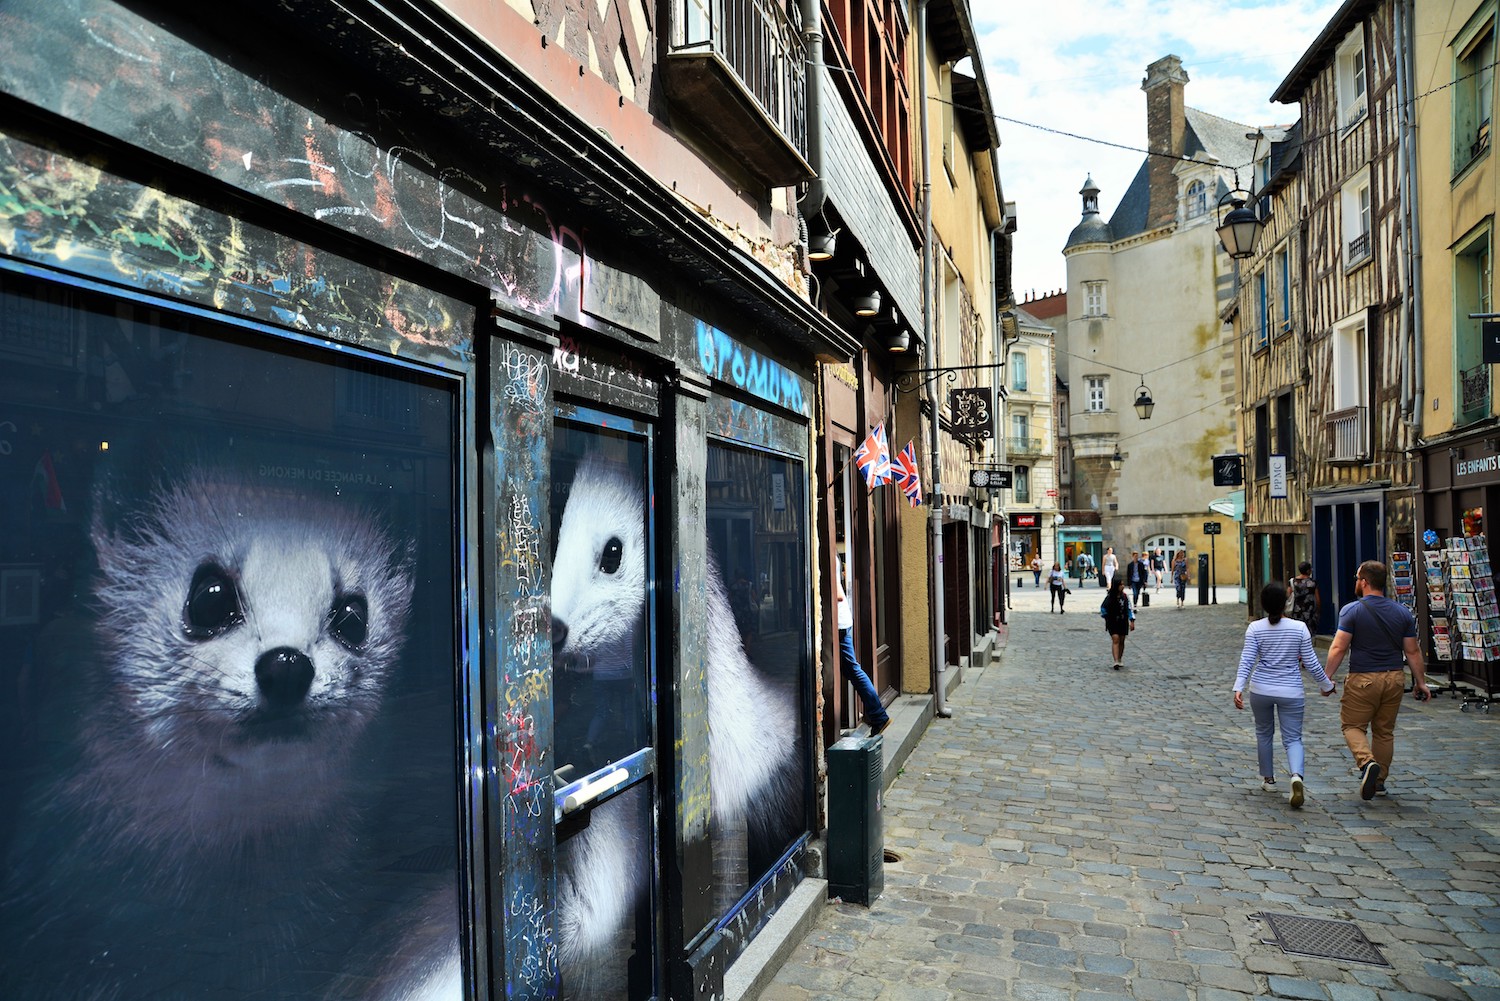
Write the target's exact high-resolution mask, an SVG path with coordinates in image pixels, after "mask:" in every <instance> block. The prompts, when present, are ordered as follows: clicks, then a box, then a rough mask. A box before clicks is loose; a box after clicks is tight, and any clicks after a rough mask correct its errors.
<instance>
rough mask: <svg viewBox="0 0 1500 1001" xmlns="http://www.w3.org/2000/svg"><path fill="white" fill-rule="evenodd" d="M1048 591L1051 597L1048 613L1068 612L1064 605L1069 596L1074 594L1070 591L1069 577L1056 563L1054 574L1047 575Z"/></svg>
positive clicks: (1053, 568) (1053, 565) (1053, 566)
mask: <svg viewBox="0 0 1500 1001" xmlns="http://www.w3.org/2000/svg"><path fill="white" fill-rule="evenodd" d="M1047 591H1048V594H1049V595H1050V596H1051V601H1050V602H1049V607H1048V609H1047V611H1049V612H1057V613H1058V614H1059V615H1061V614H1063V613H1064V612H1065V611H1066V609H1064V608H1063V605H1064V603H1065V602H1066V601H1067V600H1068V597H1067V596H1068V595H1070V594H1072V593H1073V592H1072V591H1070V590H1068V575H1067V574H1065V573H1063V570H1062V567H1061V566H1059V565H1058V564H1056V563H1054V564H1052V572H1051V573H1049V574H1048V575H1047Z"/></svg>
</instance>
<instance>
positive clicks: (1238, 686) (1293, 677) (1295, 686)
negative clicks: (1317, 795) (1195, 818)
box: [1234, 581, 1334, 809]
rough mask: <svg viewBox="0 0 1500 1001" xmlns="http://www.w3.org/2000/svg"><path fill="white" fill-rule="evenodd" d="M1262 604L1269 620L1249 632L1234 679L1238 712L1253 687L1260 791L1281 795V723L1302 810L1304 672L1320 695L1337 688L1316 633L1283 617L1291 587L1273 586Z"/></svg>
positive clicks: (1252, 626)
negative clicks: (1276, 757) (1276, 751)
mask: <svg viewBox="0 0 1500 1001" xmlns="http://www.w3.org/2000/svg"><path fill="white" fill-rule="evenodd" d="M1260 605H1261V607H1262V608H1264V609H1265V610H1266V617H1265V618H1264V619H1257V620H1256V621H1254V622H1252V623H1250V627H1249V628H1248V629H1246V630H1245V649H1244V652H1243V653H1241V654H1240V670H1239V673H1238V674H1236V675H1235V678H1234V707H1235V708H1236V709H1243V708H1245V695H1244V692H1245V685H1246V684H1247V683H1248V684H1249V686H1250V711H1251V712H1252V713H1254V714H1255V749H1256V754H1257V756H1258V758H1259V760H1260V776H1261V779H1260V780H1261V786H1262V787H1263V788H1265V789H1267V790H1269V791H1271V792H1275V791H1276V767H1275V765H1274V764H1273V763H1272V760H1271V759H1272V756H1273V750H1272V747H1271V741H1272V739H1273V738H1274V737H1275V736H1276V720H1277V718H1278V717H1280V719H1281V744H1282V746H1283V747H1285V748H1286V763H1287V768H1288V769H1289V770H1290V771H1291V773H1292V794H1291V797H1290V801H1291V804H1292V808H1293V809H1297V808H1300V807H1301V806H1302V798H1303V795H1304V789H1303V784H1302V766H1303V752H1302V714H1303V709H1304V708H1305V700H1304V698H1303V689H1302V671H1303V670H1304V669H1306V671H1307V673H1308V674H1311V675H1312V676H1313V677H1314V678H1315V679H1316V680H1317V682H1318V690H1319V691H1321V692H1322V693H1323V694H1324V695H1325V696H1326V695H1332V694H1333V691H1334V684H1333V682H1332V681H1329V680H1328V675H1327V673H1326V672H1324V670H1323V665H1322V664H1321V663H1319V661H1318V655H1317V653H1316V652H1315V651H1314V650H1313V645H1312V634H1310V633H1309V632H1308V631H1307V626H1306V625H1304V624H1303V623H1301V622H1299V621H1297V620H1296V619H1288V618H1285V617H1283V615H1282V613H1283V612H1284V611H1286V588H1284V587H1282V586H1281V585H1280V584H1277V583H1276V582H1274V581H1273V582H1271V583H1270V584H1267V585H1266V586H1265V587H1263V588H1262V589H1261V592H1260Z"/></svg>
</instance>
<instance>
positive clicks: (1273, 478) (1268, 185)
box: [1229, 123, 1318, 615]
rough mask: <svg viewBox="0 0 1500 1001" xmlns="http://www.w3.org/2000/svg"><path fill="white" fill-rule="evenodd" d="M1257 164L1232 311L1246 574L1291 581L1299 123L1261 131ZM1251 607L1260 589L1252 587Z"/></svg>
mask: <svg viewBox="0 0 1500 1001" xmlns="http://www.w3.org/2000/svg"><path fill="white" fill-rule="evenodd" d="M1262 132H1263V135H1265V136H1266V138H1267V139H1269V140H1270V141H1269V142H1264V143H1261V144H1260V146H1259V149H1258V151H1257V152H1259V151H1260V150H1264V151H1265V154H1264V157H1263V158H1260V159H1258V160H1257V162H1256V163H1255V164H1254V170H1255V176H1256V179H1257V181H1259V182H1260V183H1259V184H1258V190H1257V194H1258V195H1259V198H1260V205H1261V207H1262V209H1263V210H1264V211H1263V214H1264V215H1265V227H1266V228H1265V230H1264V231H1263V232H1262V233H1261V237H1260V240H1259V243H1258V245H1257V247H1256V251H1255V254H1254V256H1252V257H1250V258H1248V259H1247V260H1245V261H1242V262H1240V263H1239V271H1238V279H1237V281H1236V283H1235V284H1236V297H1235V300H1234V303H1233V304H1232V306H1231V307H1230V309H1229V311H1230V312H1232V313H1233V314H1234V315H1235V317H1236V321H1237V322H1236V327H1237V329H1238V332H1239V334H1240V336H1239V345H1240V358H1239V370H1240V372H1241V374H1242V382H1241V385H1240V398H1241V400H1242V401H1243V405H1242V407H1241V410H1240V436H1239V439H1240V441H1242V442H1244V443H1245V456H1244V458H1245V464H1244V470H1245V488H1244V489H1245V550H1246V579H1247V580H1248V581H1251V582H1261V581H1271V580H1283V581H1284V580H1287V579H1288V578H1290V577H1292V576H1293V575H1294V574H1296V572H1297V565H1298V564H1299V563H1301V562H1302V561H1304V560H1307V559H1308V558H1309V556H1310V547H1309V545H1308V538H1307V526H1308V522H1309V520H1310V518H1311V509H1310V507H1309V505H1308V492H1307V488H1308V484H1309V482H1311V480H1312V477H1313V468H1312V465H1311V462H1312V458H1311V457H1312V455H1313V454H1314V453H1315V448H1316V446H1315V443H1314V441H1313V438H1314V437H1315V436H1316V435H1317V434H1318V429H1317V428H1315V427H1313V426H1312V424H1311V422H1310V421H1309V420H1308V419H1307V415H1308V414H1310V413H1311V412H1312V411H1311V410H1310V409H1309V404H1308V401H1309V399H1310V398H1311V395H1312V389H1311V364H1310V354H1309V329H1308V324H1307V311H1306V308H1305V305H1304V293H1305V290H1306V283H1305V282H1304V281H1303V275H1304V274H1305V258H1304V246H1305V234H1306V231H1305V228H1304V226H1303V219H1304V203H1303V196H1304V189H1303V185H1302V177H1301V170H1302V126H1301V123H1298V124H1297V125H1294V126H1293V127H1292V128H1290V129H1287V130H1280V129H1277V130H1270V129H1266V130H1262ZM1246 591H1247V600H1248V602H1249V605H1250V611H1251V614H1252V615H1259V614H1260V588H1259V587H1247V588H1246Z"/></svg>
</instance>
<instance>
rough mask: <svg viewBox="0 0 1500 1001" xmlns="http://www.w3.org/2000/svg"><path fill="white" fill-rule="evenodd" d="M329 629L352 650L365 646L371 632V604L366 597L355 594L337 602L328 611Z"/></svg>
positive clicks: (334, 636) (335, 637)
mask: <svg viewBox="0 0 1500 1001" xmlns="http://www.w3.org/2000/svg"><path fill="white" fill-rule="evenodd" d="M328 631H329V632H331V633H333V638H334V639H336V640H338V641H339V642H340V643H342V644H344V646H346V647H348V648H349V649H351V650H357V649H359V648H360V647H362V646H364V645H365V637H366V636H368V635H369V634H370V606H369V605H368V604H367V603H366V602H365V599H364V597H363V596H362V595H358V594H353V595H350V596H348V597H346V598H343V599H341V600H339V601H337V602H335V603H334V606H333V610H332V611H331V612H329V613H328Z"/></svg>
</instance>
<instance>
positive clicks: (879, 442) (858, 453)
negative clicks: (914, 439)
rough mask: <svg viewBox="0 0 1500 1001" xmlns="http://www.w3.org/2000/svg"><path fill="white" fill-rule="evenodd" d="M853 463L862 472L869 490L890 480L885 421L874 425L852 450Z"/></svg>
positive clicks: (889, 456)
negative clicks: (867, 435)
mask: <svg viewBox="0 0 1500 1001" xmlns="http://www.w3.org/2000/svg"><path fill="white" fill-rule="evenodd" d="M854 464H855V465H856V466H858V467H859V471H860V472H861V473H863V474H864V477H865V486H867V487H869V488H870V489H871V490H873V489H875V488H876V487H878V486H880V485H881V484H882V483H889V482H891V446H890V444H889V442H888V441H887V440H886V437H885V422H884V421H881V422H880V423H879V424H877V425H875V429H874V430H873V431H871V432H870V435H869V437H868V438H866V439H865V440H864V442H863V443H862V444H861V445H860V446H859V448H856V449H855V450H854Z"/></svg>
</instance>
